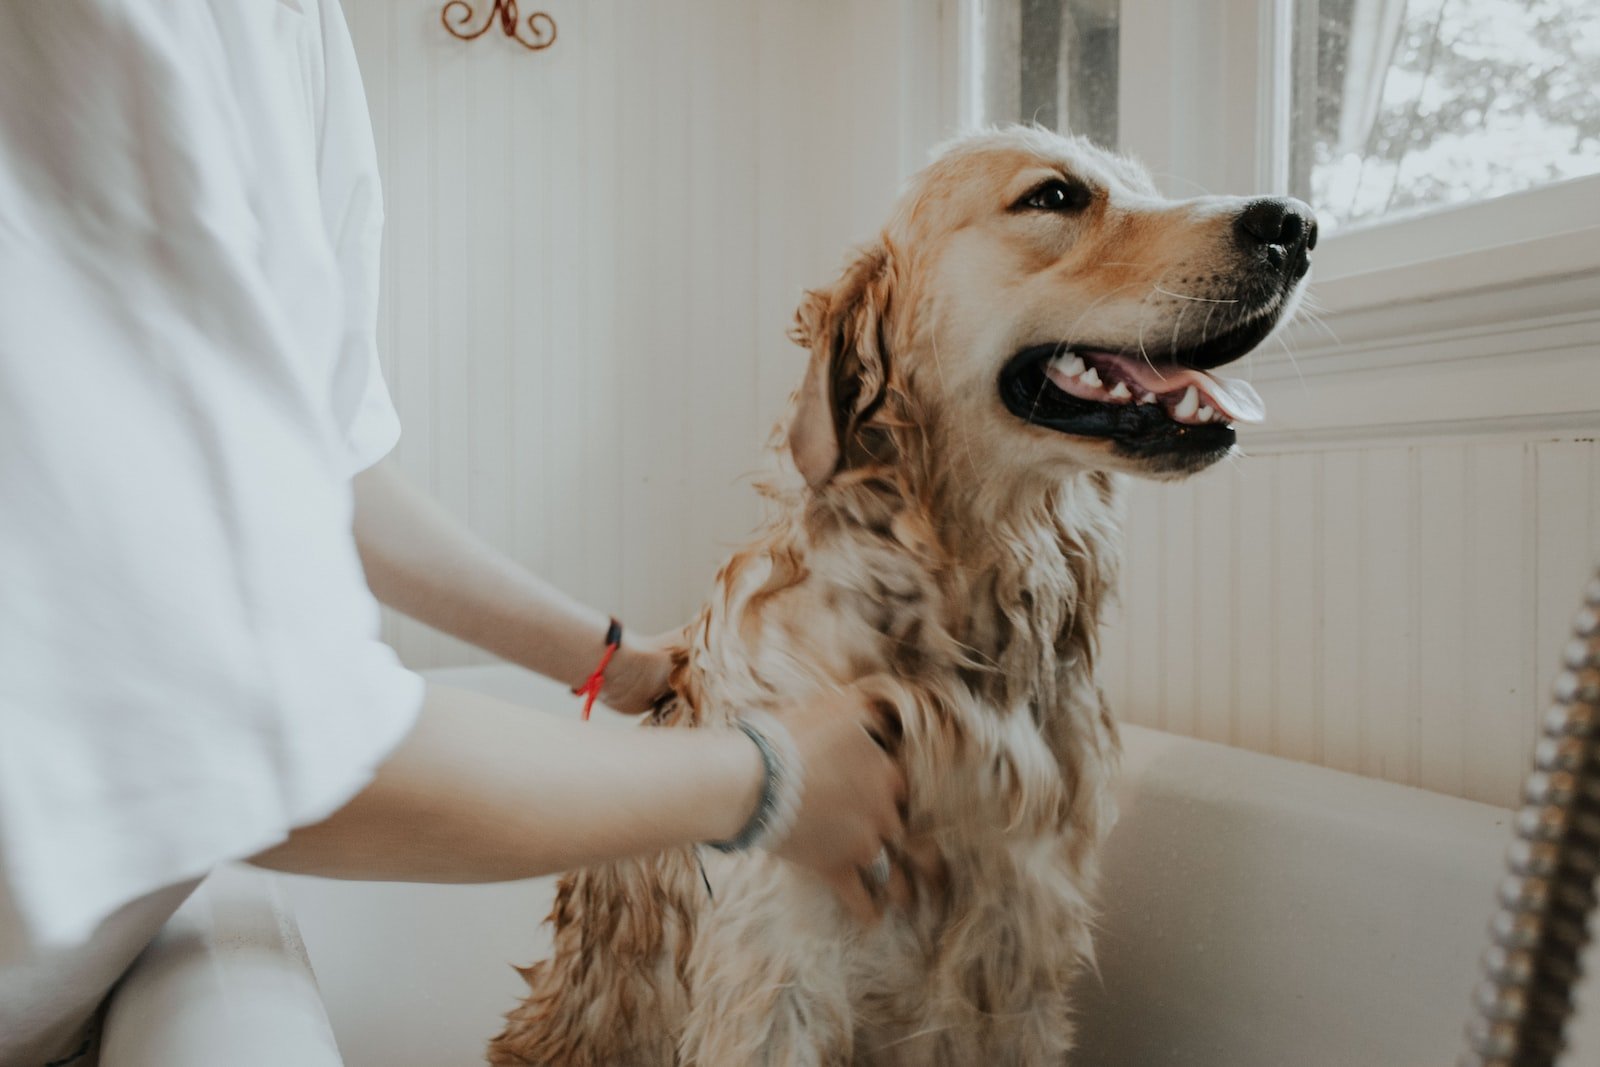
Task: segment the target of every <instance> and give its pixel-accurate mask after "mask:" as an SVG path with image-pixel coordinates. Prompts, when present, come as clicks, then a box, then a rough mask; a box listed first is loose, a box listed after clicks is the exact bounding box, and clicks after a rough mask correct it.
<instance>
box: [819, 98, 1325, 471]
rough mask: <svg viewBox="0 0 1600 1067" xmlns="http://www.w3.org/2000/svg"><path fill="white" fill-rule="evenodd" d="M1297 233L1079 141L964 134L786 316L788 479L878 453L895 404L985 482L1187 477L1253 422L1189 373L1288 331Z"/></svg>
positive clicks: (1298, 284) (1292, 207)
mask: <svg viewBox="0 0 1600 1067" xmlns="http://www.w3.org/2000/svg"><path fill="white" fill-rule="evenodd" d="M1316 240H1317V229H1316V222H1315V220H1314V217H1313V215H1312V213H1311V210H1310V209H1309V208H1308V207H1307V206H1306V205H1305V204H1302V203H1300V202H1299V201H1297V200H1289V199H1264V198H1256V199H1245V198H1239V197H1222V196H1207V197H1199V198H1196V199H1192V200H1169V199H1166V198H1164V197H1162V196H1161V195H1160V194H1158V193H1157V192H1156V190H1155V187H1154V185H1153V184H1152V183H1151V181H1150V178H1149V176H1148V175H1147V174H1146V173H1145V171H1144V170H1143V169H1142V168H1140V167H1139V166H1138V165H1137V164H1135V163H1132V162H1131V161H1129V160H1127V159H1124V158H1121V157H1119V156H1115V155H1112V154H1110V153H1107V152H1104V151H1102V150H1100V149H1097V148H1095V147H1094V146H1092V145H1090V144H1089V143H1088V142H1086V141H1083V140H1081V139H1073V138H1068V137H1062V136H1059V135H1056V134H1054V133H1050V132H1047V131H1044V130H1039V129H1031V128H1013V129H1007V130H1001V131H995V132H987V133H983V134H978V135H975V136H971V137H967V138H964V139H962V140H960V141H958V142H956V143H955V144H953V145H952V146H950V147H949V148H948V149H946V150H945V151H944V152H943V153H942V154H941V155H940V156H939V158H938V159H936V160H935V161H934V162H933V163H932V164H930V165H929V166H928V167H927V168H925V169H924V170H923V171H922V172H921V173H919V174H918V175H917V176H916V177H915V178H913V179H912V181H911V183H910V185H909V187H908V189H907V190H906V192H905V194H904V195H903V196H902V197H901V200H900V203H899V206H898V208H897V209H896V212H895V214H894V217H893V220H892V221H891V222H890V224H889V226H888V227H887V228H886V229H885V231H884V233H883V235H882V238H881V239H880V241H879V242H877V243H875V244H874V245H873V246H871V247H869V248H867V249H866V250H864V251H863V252H862V253H861V254H860V256H859V257H858V258H857V259H856V260H855V261H853V262H852V263H851V264H850V265H849V266H848V267H847V268H846V270H845V273H844V275H843V276H842V277H841V278H840V279H839V281H838V282H837V283H836V284H835V285H834V286H833V287H831V288H829V289H825V290H817V291H813V292H811V293H808V294H807V297H806V300H805V302H804V303H803V304H802V305H801V308H800V311H799V314H798V316H797V327H796V332H795V336H796V338H797V339H798V340H800V341H801V342H802V343H803V344H806V345H807V346H809V347H810V348H811V350H812V359H811V364H810V368H809V369H808V371H807V375H806V381H805V384H804V386H803V387H802V389H801V392H800V394H799V396H798V398H797V404H796V408H795V416H794V421H793V423H792V424H791V427H790V435H789V444H790V449H791V452H792V453H793V455H794V458H795V462H796V465H797V466H798V467H799V469H800V470H801V472H802V473H803V474H804V475H805V477H806V479H807V481H808V482H810V483H811V484H812V485H813V486H818V485H821V484H823V483H826V482H827V481H829V480H830V479H831V478H832V477H833V476H834V475H835V474H836V473H837V472H838V471H839V470H840V469H842V468H844V467H848V466H851V465H853V463H854V462H855V461H856V460H857V459H860V458H863V457H870V456H877V455H879V454H880V448H879V445H878V443H875V442H874V440H873V434H874V425H875V424H878V425H880V426H881V425H883V424H885V423H886V422H887V423H888V424H890V425H892V424H893V423H894V412H893V409H894V408H895V406H896V403H895V402H896V401H898V402H899V403H900V404H901V405H903V406H904V407H905V408H906V409H907V410H908V411H910V412H913V413H914V416H913V417H914V418H915V420H916V421H918V422H919V423H921V424H922V425H919V426H918V431H919V433H920V434H921V435H922V439H923V440H924V441H926V442H930V443H931V444H932V445H933V446H934V447H938V448H941V449H943V450H946V451H952V450H953V451H954V452H955V453H959V454H960V456H959V461H960V462H961V463H963V464H965V465H968V466H970V467H975V468H976V471H975V473H977V474H978V475H979V476H980V477H984V478H988V477H991V476H993V477H996V478H998V479H999V480H1001V481H1004V480H1005V479H1004V478H1003V475H1004V474H1005V473H1006V471H1007V470H1011V469H1024V468H1025V469H1027V470H1029V471H1033V472H1044V473H1047V474H1050V475H1052V476H1054V475H1055V474H1057V473H1064V472H1066V471H1069V470H1084V469H1100V470H1117V471H1124V472H1127V473H1133V474H1143V475H1147V476H1154V477H1175V476H1178V475H1182V474H1186V473H1191V472H1194V471H1198V470H1200V469H1202V468H1204V467H1207V466H1209V465H1210V464H1212V463H1214V462H1216V461H1217V460H1218V459H1220V458H1222V457H1223V456H1225V455H1226V454H1227V453H1228V452H1229V450H1230V449H1231V448H1232V447H1233V444H1234V430H1233V424H1234V423H1235V422H1242V421H1255V420H1258V419H1259V418H1260V417H1261V415H1262V408H1261V402H1260V399H1259V398H1258V397H1257V396H1256V394H1255V392H1254V390H1252V389H1251V388H1250V386H1249V385H1248V384H1246V383H1244V382H1242V381H1238V380H1234V379H1229V378H1225V377H1221V376H1219V375H1214V374H1210V373H1207V372H1208V371H1210V370H1211V369H1213V368H1216V367H1220V366H1223V365H1224V364H1227V363H1231V362H1232V361H1234V360H1236V359H1238V358H1239V357H1241V356H1243V355H1244V354H1245V353H1247V352H1249V351H1250V350H1251V349H1253V348H1255V347H1256V346H1257V345H1259V344H1261V343H1262V342H1263V341H1264V340H1265V339H1266V338H1267V337H1268V336H1269V335H1271V334H1272V332H1273V331H1274V330H1275V329H1277V327H1278V326H1279V325H1280V324H1282V323H1283V322H1284V321H1285V320H1286V319H1287V318H1288V317H1289V315H1290V314H1291V313H1292V311H1293V309H1294V307H1295V306H1296V304H1297V302H1298V299H1299V296H1300V292H1301V289H1302V286H1303V279H1304V278H1305V275H1306V271H1307V269H1308V267H1309V253H1310V251H1311V249H1312V248H1314V247H1315V245H1316ZM882 432H883V433H885V434H887V433H889V432H891V431H889V430H883V431H882ZM924 459H925V461H931V462H933V463H935V464H937V463H938V462H939V461H938V460H937V458H936V457H935V458H932V459H931V460H930V459H929V457H924ZM948 462H949V463H952V464H953V463H955V462H957V456H956V455H951V456H950V457H949V458H948Z"/></svg>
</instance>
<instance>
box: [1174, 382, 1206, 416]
mask: <svg viewBox="0 0 1600 1067" xmlns="http://www.w3.org/2000/svg"><path fill="white" fill-rule="evenodd" d="M1199 410H1200V393H1199V391H1198V390H1196V389H1195V387H1194V386H1192V385H1191V386H1189V388H1187V389H1185V390H1184V391H1183V399H1182V400H1180V401H1178V406H1177V407H1175V408H1173V409H1172V413H1173V414H1174V415H1176V416H1177V417H1178V418H1180V419H1192V418H1194V416H1195V413H1196V412H1197V411H1199Z"/></svg>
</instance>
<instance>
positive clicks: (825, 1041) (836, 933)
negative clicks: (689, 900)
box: [682, 858, 854, 1067]
mask: <svg viewBox="0 0 1600 1067" xmlns="http://www.w3.org/2000/svg"><path fill="white" fill-rule="evenodd" d="M752 867H753V868H754V869H752V870H748V871H746V872H741V874H742V875H743V876H742V877H741V878H740V879H739V880H738V882H737V883H734V884H729V885H727V886H726V887H725V888H719V892H718V900H717V904H716V909H715V917H714V918H713V919H712V920H711V921H709V922H707V923H706V925H705V926H704V928H703V932H702V935H701V937H700V938H699V939H698V941H697V942H696V944H695V955H694V959H693V961H692V963H691V977H690V986H691V988H692V989H693V990H694V996H693V1005H692V1007H691V1009H690V1013H689V1020H688V1025H687V1026H686V1027H685V1030H684V1040H683V1046H682V1062H683V1064H684V1067H726V1065H729V1064H740V1065H741V1067H742V1065H745V1064H748V1065H750V1067H849V1065H850V1064H851V1063H852V1055H853V1045H854V1038H853V1029H854V1026H853V1020H852V1017H851V1010H850V996H849V990H848V986H847V981H846V961H845V953H846V951H847V950H846V943H847V940H848V939H847V935H846V933H845V931H843V930H842V929H841V914H840V906H839V904H838V903H837V902H836V901H835V900H834V899H833V897H832V894H831V893H829V892H828V891H827V890H826V889H825V888H823V887H822V886H821V885H820V884H815V883H813V882H811V881H810V880H809V879H807V878H806V877H805V876H804V875H800V874H798V873H797V872H795V871H793V870H791V869H789V868H788V867H787V866H786V865H784V864H782V863H780V862H779V861H777V860H773V859H770V858H762V859H759V860H756V861H755V862H754V863H753V864H752Z"/></svg>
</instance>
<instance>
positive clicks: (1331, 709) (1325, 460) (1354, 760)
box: [1286, 452, 1366, 771]
mask: <svg viewBox="0 0 1600 1067" xmlns="http://www.w3.org/2000/svg"><path fill="white" fill-rule="evenodd" d="M1321 459H1322V464H1321V467H1322V471H1321V474H1322V485H1321V489H1322V494H1321V513H1322V530H1321V532H1322V544H1323V548H1322V558H1321V559H1320V560H1318V564H1319V567H1318V570H1319V571H1320V574H1321V581H1322V598H1321V600H1322V611H1321V619H1320V620H1319V621H1320V622H1321V631H1322V632H1321V641H1320V643H1319V647H1318V660H1319V663H1318V667H1319V669H1318V671H1317V674H1318V676H1319V680H1320V682H1319V687H1318V691H1317V692H1316V693H1315V694H1313V697H1314V703H1313V704H1312V707H1315V708H1316V709H1317V711H1318V718H1319V719H1320V721H1321V723H1322V738H1321V747H1322V762H1323V763H1325V764H1326V765H1327V766H1329V767H1334V768H1337V769H1339V770H1344V771H1359V770H1360V769H1361V762H1362V760H1361V752H1362V747H1363V738H1364V726H1365V721H1366V716H1365V712H1364V710H1363V707H1362V700H1363V697H1364V695H1365V694H1364V692H1363V687H1362V682H1361V638H1362V634H1363V632H1364V622H1363V616H1362V611H1361V607H1362V605H1361V590H1362V587H1363V584H1364V583H1363V579H1362V573H1361V572H1362V562H1363V560H1362V556H1361V553H1360V546H1361V539H1360V538H1361V529H1362V514H1361V505H1362V500H1361V488H1362V481H1361V477H1362V470H1363V464H1362V457H1361V454H1360V453H1359V452H1330V453H1328V454H1326V455H1324V456H1322V457H1321ZM1286 706H1288V707H1293V706H1294V705H1292V704H1291V705H1286Z"/></svg>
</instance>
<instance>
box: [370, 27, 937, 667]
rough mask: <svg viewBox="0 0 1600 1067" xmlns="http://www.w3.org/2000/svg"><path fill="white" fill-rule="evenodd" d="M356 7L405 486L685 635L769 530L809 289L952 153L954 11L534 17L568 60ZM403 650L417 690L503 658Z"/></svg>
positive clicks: (445, 647)
mask: <svg viewBox="0 0 1600 1067" xmlns="http://www.w3.org/2000/svg"><path fill="white" fill-rule="evenodd" d="M344 6H345V10H346V14H347V17H348V19H349V22H350V28H351V34H352V37H353V38H354V40H355V43H356V47H357V52H358V55H359V59H360V63H361V70H362V75H363V79H364V81H365V83H366V87H367V93H368V99H369V104H370V107H371V111H372V115H373V122H374V127H375V131H376V135H377V141H378V151H379V156H380V165H381V168H382V171H383V176H384V182H385V193H386V201H387V215H388V231H387V243H386V247H385V258H384V275H385V278H384V282H385V284H384V305H383V311H382V324H381V344H382V347H383V352H384V361H385V372H386V375H387V379H388V382H389V385H390V388H391V391H392V393H393V396H394V400H395V403H396V405H397V407H398V409H399V412H400V418H401V422H402V425H403V427H404V432H403V436H402V439H401V442H400V445H399V447H398V449H397V452H396V460H397V462H398V463H399V464H400V465H401V467H402V468H403V469H404V470H405V471H406V472H407V473H408V474H409V475H410V476H411V477H412V478H413V479H414V480H415V481H416V483H417V484H419V485H421V486H425V487H426V488H427V489H428V490H429V491H430V492H432V494H433V495H434V496H435V497H436V498H437V499H438V500H440V501H441V502H442V503H443V504H444V505H445V507H446V508H448V509H449V510H450V511H451V512H453V513H454V514H456V515H457V516H459V517H460V518H462V519H464V520H465V521H466V522H467V523H468V524H469V525H470V526H471V527H472V528H473V529H474V530H476V531H477V532H478V533H479V534H481V535H482V536H484V537H485V538H487V539H488V540H489V541H490V542H491V543H492V544H494V545H496V546H498V547H499V548H501V549H503V550H505V551H507V552H509V553H510V554H511V555H512V556H513V557H514V558H515V559H517V560H519V561H520V562H522V563H523V564H525V565H527V566H528V567H530V568H532V569H533V570H535V571H537V572H538V573H540V574H542V575H546V576H548V577H550V578H551V579H552V580H554V581H556V582H557V583H559V584H561V585H562V586H564V587H565V588H566V589H568V590H569V591H571V592H572V593H574V594H576V595H577V596H579V597H582V598H584V599H585V600H587V601H588V602H590V603H593V604H595V605H596V606H598V607H601V608H604V609H606V610H611V611H615V612H617V613H618V614H619V615H621V616H622V617H623V618H625V619H626V620H627V621H628V622H629V624H630V625H632V626H635V627H639V628H644V629H653V628H664V627H667V626H670V625H674V624H676V623H678V622H680V621H683V620H684V619H686V618H687V617H688V616H689V614H690V613H691V611H692V610H693V609H694V608H695V606H697V604H698V603H699V601H700V599H701V598H702V596H703V595H704V592H705V590H706V588H707V587H708V585H709V582H710V580H711V577H712V574H713V572H714V570H715V567H716V564H717V563H718V562H719V561H720V559H721V557H722V556H723V555H725V554H726V552H727V551H728V550H729V548H730V546H732V545H733V544H736V543H738V542H739V541H740V540H741V539H742V538H743V537H744V535H745V534H746V533H747V532H748V531H749V529H750V528H751V525H752V523H753V522H754V520H755V518H756V504H755V496H754V493H753V492H752V491H751V489H750V487H749V485H748V483H747V479H746V475H748V474H750V473H752V472H754V471H756V470H758V469H760V466H761V464H762V461H763V457H762V448H763V446H764V443H765V441H766V439H767V435H768V432H769V430H770V429H771V426H772V424H773V421H774V420H775V418H776V417H777V415H778V414H779V413H780V411H781V408H782V405H783V402H784V400H785V398H786V397H787V395H788V393H789V392H790V390H792V388H793V387H794V385H796V384H797V383H798V381H799V377H800V375H801V373H802V371H803V369H804V358H803V354H802V353H801V352H800V350H799V349H797V348H795V347H794V346H793V345H792V344H791V343H789V342H788V340H787V339H786V338H785V331H786V330H787V328H788V326H789V323H790V320H791V318H792V316H793V312H794V308H795V306H796V304H797V303H798V299H799V295H800V292H801V290H802V288H803V287H805V286H814V285H818V284H823V283H826V282H828V281H830V280H831V279H832V278H833V277H834V275H835V274H836V272H837V270H838V268H839V267H840V266H841V265H842V263H843V261H844V253H845V251H846V249H847V248H848V247H849V245H850V244H852V243H853V242H856V241H859V240H862V239H864V238H866V237H868V236H870V235H871V233H872V232H873V230H874V228H875V227H876V226H877V225H880V224H881V222H882V220H883V218H884V217H885V216H886V214H887V208H888V206H889V204H890V202H891V201H892V198H893V195H894V192H895V189H896V186H897V184H898V182H899V179H900V178H901V177H902V176H903V175H904V174H905V173H907V172H908V171H909V169H911V168H913V167H914V166H915V165H916V164H917V163H918V162H919V161H920V160H921V159H922V158H923V156H924V155H925V154H926V149H927V146H928V144H930V143H931V142H932V141H933V140H935V139H936V138H937V137H938V136H939V134H940V132H941V130H940V128H939V125H938V120H937V118H936V117H935V116H936V115H937V114H942V113H948V112H945V111H942V110H941V109H943V108H945V107H947V106H948V100H947V99H946V97H947V96H948V93H949V92H950V91H953V86H954V85H955V84H956V83H955V80H954V79H953V78H944V77H941V76H940V73H939V71H938V70H936V69H932V68H930V67H928V66H927V65H928V64H929V63H937V62H939V61H940V58H941V56H942V55H943V51H944V49H943V46H942V45H940V44H939V43H937V42H934V43H932V44H930V43H929V41H928V40H926V38H928V37H929V36H930V35H937V34H938V32H939V30H938V28H939V26H940V25H941V23H940V21H939V18H938V16H939V14H940V11H941V7H942V5H941V3H938V2H905V0H865V2H861V0H855V2H850V3H846V2H844V0H827V2H820V3H819V2H805V0H762V2H760V3H753V2H746V0H649V2H641V0H549V2H548V3H541V4H534V5H529V4H524V5H523V8H524V12H523V13H524V15H526V14H527V13H528V10H530V9H532V8H535V7H537V8H538V9H541V10H545V11H548V12H549V13H550V15H551V16H553V17H554V19H555V20H556V23H557V25H558V28H559V31H558V38H557V41H556V43H555V45H554V46H553V47H551V48H550V49H548V50H546V51H543V52H539V53H529V52H527V51H525V50H524V49H522V48H520V47H518V46H516V45H515V44H512V43H511V42H509V41H507V40H505V38H504V37H502V36H501V35H500V33H499V31H498V28H496V29H494V30H492V31H491V32H490V33H489V34H486V35H485V36H484V37H482V38H480V39H478V40H476V41H473V42H470V43H465V42H461V41H458V40H455V39H454V38H452V37H450V36H449V35H448V34H446V33H445V31H444V29H443V28H442V27H441V25H440V21H439V16H440V9H441V7H442V6H443V5H442V0H344ZM473 6H474V7H475V8H476V9H477V11H478V22H479V23H481V20H482V18H483V17H484V16H486V15H487V13H488V8H489V6H490V5H489V4H488V3H480V2H477V0H474V4H473ZM474 24H475V25H476V24H478V23H474ZM943 86H950V87H951V89H950V90H945V89H944V88H942V87H943ZM866 102H870V104H868V103H866ZM385 636H386V638H387V639H389V640H390V641H391V642H392V643H393V644H394V645H395V646H396V648H397V649H398V650H399V651H400V653H401V655H402V657H403V658H404V659H405V660H406V661H407V662H408V663H410V664H412V665H413V666H417V667H430V666H437V665H444V664H458V663H469V662H476V661H479V660H481V659H483V658H484V657H482V656H481V655H480V654H479V653H477V652H476V651H475V650H472V649H469V648H467V647H466V646H464V645H461V644H459V643H458V642H454V641H452V640H450V639H448V638H445V637H442V636H440V635H438V634H435V633H433V632H431V631H429V630H427V629H426V628H424V627H421V626H419V625H416V624H414V623H412V622H410V621H409V620H405V619H401V618H398V617H394V616H391V617H388V618H386V621H385Z"/></svg>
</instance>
